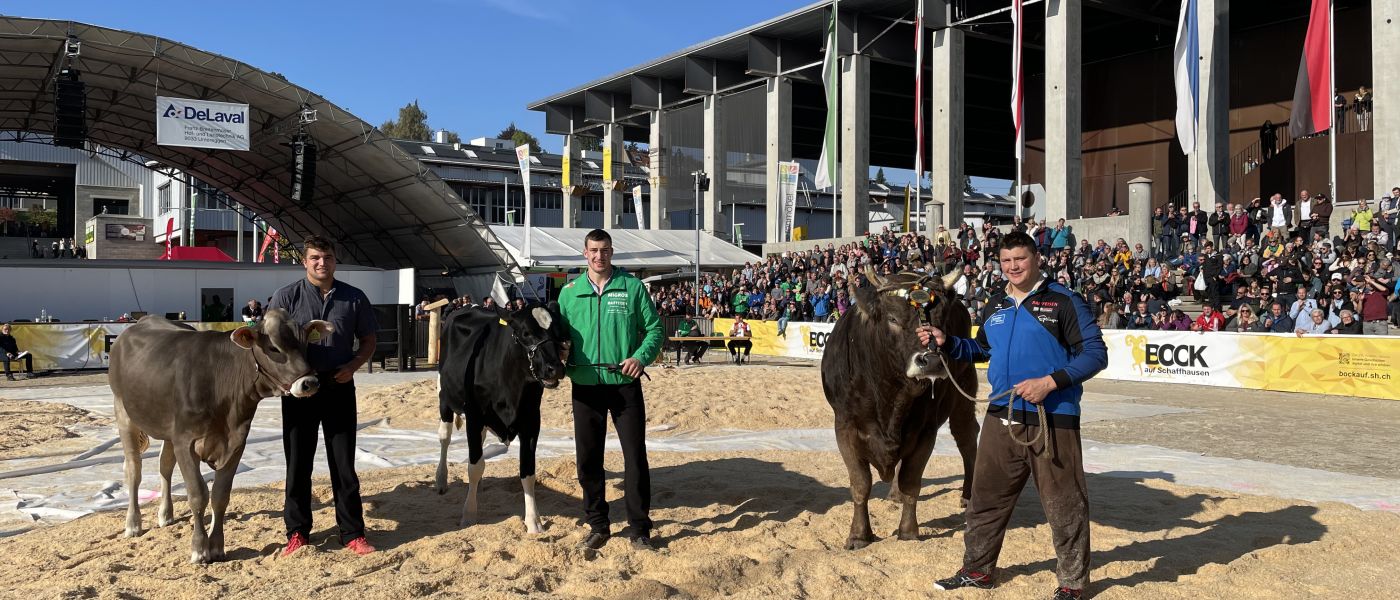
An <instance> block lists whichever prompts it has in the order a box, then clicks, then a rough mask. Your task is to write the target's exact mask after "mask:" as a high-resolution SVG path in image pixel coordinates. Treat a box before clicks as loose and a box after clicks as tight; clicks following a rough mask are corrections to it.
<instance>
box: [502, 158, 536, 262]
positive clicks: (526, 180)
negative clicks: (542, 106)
mask: <svg viewBox="0 0 1400 600" xmlns="http://www.w3.org/2000/svg"><path fill="white" fill-rule="evenodd" d="M515 160H516V161H518V162H519V163H520V187H522V188H524V189H525V258H530V225H531V219H530V213H531V210H530V209H531V206H530V145H529V144H522V145H520V146H516V147H515ZM506 208H507V211H509V208H510V197H509V195H507V197H506Z"/></svg>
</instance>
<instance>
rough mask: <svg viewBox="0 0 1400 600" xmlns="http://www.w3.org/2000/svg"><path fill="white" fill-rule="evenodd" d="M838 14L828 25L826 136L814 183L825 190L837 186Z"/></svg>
mask: <svg viewBox="0 0 1400 600" xmlns="http://www.w3.org/2000/svg"><path fill="white" fill-rule="evenodd" d="M836 63H837V56H836V12H835V10H834V9H833V11H832V13H831V18H830V20H828V21H827V24H826V55H825V56H824V58H822V85H824V86H826V134H825V135H823V136H822V154H821V158H820V159H819V160H817V172H816V177H815V178H814V180H813V183H814V184H815V185H816V186H817V189H819V190H824V189H828V188H831V187H833V186H835V185H836V151H837V149H836V127H837V116H838V114H839V112H840V108H839V104H838V102H837V96H836V86H837V84H838V80H837V77H838V74H837V72H836Z"/></svg>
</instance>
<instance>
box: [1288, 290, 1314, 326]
mask: <svg viewBox="0 0 1400 600" xmlns="http://www.w3.org/2000/svg"><path fill="white" fill-rule="evenodd" d="M1317 309H1318V306H1317V301H1316V300H1313V299H1312V298H1311V297H1310V296H1308V289H1307V288H1305V287H1299V288H1298V291H1297V292H1296V293H1295V298H1294V300H1293V303H1292V304H1290V305H1289V306H1288V318H1290V319H1293V321H1294V322H1295V323H1297V324H1298V326H1299V327H1302V326H1303V325H1305V323H1302V321H1304V320H1306V319H1307V317H1308V315H1310V314H1312V311H1314V310H1317Z"/></svg>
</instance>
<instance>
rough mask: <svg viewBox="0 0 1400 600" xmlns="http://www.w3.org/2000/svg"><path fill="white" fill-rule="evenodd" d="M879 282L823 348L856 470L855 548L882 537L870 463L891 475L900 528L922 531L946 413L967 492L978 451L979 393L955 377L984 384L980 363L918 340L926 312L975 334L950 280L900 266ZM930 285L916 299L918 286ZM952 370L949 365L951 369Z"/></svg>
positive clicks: (845, 450)
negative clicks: (926, 480)
mask: <svg viewBox="0 0 1400 600" xmlns="http://www.w3.org/2000/svg"><path fill="white" fill-rule="evenodd" d="M866 276H867V278H868V279H870V280H871V284H872V286H873V287H872V286H866V287H862V288H860V289H859V290H857V292H856V308H855V310H853V311H851V312H850V313H847V314H846V315H845V316H844V317H842V318H841V319H840V320H839V321H837V322H836V327H835V328H834V329H833V331H832V332H831V335H830V336H828V338H827V341H826V349H825V352H824V354H823V356H822V389H823V391H825V393H826V401H827V403H829V404H831V408H832V410H833V411H835V413H836V444H837V446H838V447H839V448H840V449H841V458H842V459H844V460H845V462H846V469H847V470H848V471H849V472H850V478H851V499H852V500H853V501H855V514H854V515H853V516H852V518H851V533H850V537H848V538H847V540H846V548H847V549H851V550H854V549H857V548H863V547H865V546H867V545H869V544H870V543H871V542H872V541H874V539H875V536H874V534H873V533H872V532H871V530H870V513H869V509H868V501H869V499H870V486H871V477H870V468H871V467H872V466H873V467H874V468H875V471H876V472H878V473H879V474H880V479H881V480H882V481H887V482H892V485H891V488H892V489H891V493H890V498H891V499H892V500H897V501H898V502H900V503H902V504H903V513H902V514H901V516H900V520H899V530H898V532H897V535H898V536H899V539H901V540H913V539H918V534H919V521H918V518H917V517H916V511H915V503H916V502H917V501H918V498H919V488H920V486H921V483H922V479H923V473H924V466H925V465H927V464H928V459H929V456H930V455H932V454H933V444H934V439H935V438H936V436H937V435H938V428H939V427H940V426H941V425H943V423H945V422H947V423H948V424H949V427H950V428H951V429H952V433H953V439H954V440H956V441H957V444H958V451H959V452H960V453H961V454H962V459H963V489H962V497H963V502H964V504H965V503H966V501H967V499H968V497H969V494H970V492H971V489H972V467H973V464H974V463H975V462H976V460H977V432H978V429H979V428H978V426H977V417H976V409H975V406H974V405H973V403H972V402H970V401H968V400H967V399H965V398H963V397H961V396H960V395H958V393H957V391H955V390H954V389H953V384H952V382H951V381H950V380H949V379H948V378H949V377H955V378H957V381H958V382H959V383H960V384H961V385H962V387H963V389H964V390H967V392H968V393H969V394H976V393H977V373H976V370H975V369H974V368H973V365H971V364H968V363H962V362H954V361H952V360H948V361H947V366H948V369H945V368H944V362H943V361H941V360H939V358H940V355H939V354H938V353H937V352H931V351H929V350H927V349H926V348H924V347H922V346H920V345H919V338H918V336H917V335H916V334H915V329H916V328H917V327H918V326H919V322H920V317H921V316H923V315H927V319H928V321H929V322H930V324H932V325H934V326H936V327H939V328H941V329H942V330H943V331H945V332H947V333H948V335H956V336H962V337H971V328H972V319H971V318H970V317H969V316H968V312H967V308H966V307H965V306H964V305H963V303H962V301H961V300H959V299H957V298H956V297H955V296H953V295H952V294H950V293H949V290H948V287H949V285H950V284H949V283H948V282H946V281H944V280H941V279H938V278H931V277H924V276H923V275H922V274H914V273H901V274H899V275H895V276H892V277H890V278H889V279H888V280H886V279H883V278H881V277H879V276H878V275H876V274H875V273H874V272H871V271H868V270H867V273H866ZM916 285H917V286H920V288H921V289H922V290H923V291H926V292H928V293H929V294H930V296H931V299H930V300H929V301H928V302H927V303H923V302H911V297H910V296H911V294H910V291H911V290H913V289H914V288H915V286H916ZM949 371H951V372H949Z"/></svg>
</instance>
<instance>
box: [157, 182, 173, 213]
mask: <svg viewBox="0 0 1400 600" xmlns="http://www.w3.org/2000/svg"><path fill="white" fill-rule="evenodd" d="M172 199H173V197H172V196H171V194H170V182H168V181H167V182H165V183H163V184H161V186H160V187H158V188H156V203H157V205H159V206H160V211H158V212H160V213H166V212H170V211H171V210H173V209H174V208H175V207H174V206H171V203H172Z"/></svg>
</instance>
